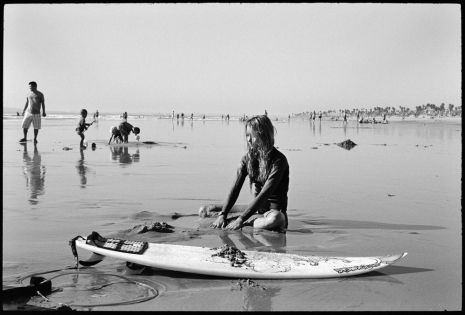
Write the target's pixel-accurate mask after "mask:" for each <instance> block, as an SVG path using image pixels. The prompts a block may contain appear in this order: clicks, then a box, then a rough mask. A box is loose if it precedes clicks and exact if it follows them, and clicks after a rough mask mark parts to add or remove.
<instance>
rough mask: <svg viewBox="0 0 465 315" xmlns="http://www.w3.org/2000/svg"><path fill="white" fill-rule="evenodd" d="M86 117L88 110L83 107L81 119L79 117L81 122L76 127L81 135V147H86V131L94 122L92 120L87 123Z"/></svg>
mask: <svg viewBox="0 0 465 315" xmlns="http://www.w3.org/2000/svg"><path fill="white" fill-rule="evenodd" d="M86 117H87V110H85V109H82V110H81V119H79V123H78V125H77V127H76V133H77V134H78V135H79V136H80V137H81V143H80V144H79V146H80V147H81V148H85V146H84V138H85V136H84V131H86V130H87V128H89V127H90V126H91V125H92V124H93V123H94V122H91V123H90V124H87V123H86Z"/></svg>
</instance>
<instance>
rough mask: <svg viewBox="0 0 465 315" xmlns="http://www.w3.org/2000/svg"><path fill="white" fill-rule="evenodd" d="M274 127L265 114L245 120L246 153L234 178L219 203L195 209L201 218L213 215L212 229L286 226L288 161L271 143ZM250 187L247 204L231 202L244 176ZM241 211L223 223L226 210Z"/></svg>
mask: <svg viewBox="0 0 465 315" xmlns="http://www.w3.org/2000/svg"><path fill="white" fill-rule="evenodd" d="M275 132H276V129H275V128H274V126H273V124H272V123H271V120H270V119H269V118H268V117H267V116H265V115H260V116H255V117H252V118H251V119H249V120H247V121H246V123H245V137H246V141H247V152H246V154H245V155H244V156H243V157H242V159H241V164H240V166H239V168H238V170H237V176H236V179H235V180H234V182H233V185H232V187H231V189H230V192H229V195H228V196H227V198H226V201H225V202H224V204H223V205H206V206H202V207H201V208H200V209H199V216H200V217H202V218H204V217H208V216H213V215H216V216H218V218H217V219H216V221H215V222H214V223H213V224H212V227H214V228H226V229H227V230H237V229H240V228H242V227H243V226H246V225H249V226H253V227H254V228H260V229H267V230H277V231H283V230H284V229H286V228H287V226H288V219H287V192H288V190H289V164H288V162H287V159H286V157H285V156H284V154H282V153H281V152H280V151H278V150H277V149H276V148H275V146H274V135H275ZM247 176H248V177H249V181H250V189H251V190H252V184H253V186H254V190H255V191H254V199H253V200H252V202H251V203H250V204H249V205H247V206H243V205H242V206H241V205H234V204H235V202H236V200H237V198H238V197H239V193H240V191H241V188H242V185H243V184H244V181H245V178H246V177H247ZM230 212H231V213H233V212H241V214H240V215H239V217H237V218H236V219H235V220H233V221H231V222H227V220H226V219H227V216H228V214H229V213H230Z"/></svg>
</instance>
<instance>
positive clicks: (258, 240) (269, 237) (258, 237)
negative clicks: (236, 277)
mask: <svg viewBox="0 0 465 315" xmlns="http://www.w3.org/2000/svg"><path fill="white" fill-rule="evenodd" d="M230 236H233V237H234V238H235V239H237V240H236V241H233V240H232V239H231V237H230ZM219 237H220V239H221V241H222V242H223V244H225V245H228V246H235V247H237V248H245V249H250V248H254V247H263V246H269V247H273V248H274V249H276V248H280V247H286V233H277V232H269V231H262V232H261V233H260V234H259V233H255V232H254V231H253V230H249V231H243V230H238V231H236V233H234V234H230V233H228V234H227V233H222V234H220V235H219Z"/></svg>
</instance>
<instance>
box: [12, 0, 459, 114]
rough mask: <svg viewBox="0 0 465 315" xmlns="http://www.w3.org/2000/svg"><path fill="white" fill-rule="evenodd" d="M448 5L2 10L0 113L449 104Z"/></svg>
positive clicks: (451, 26)
mask: <svg viewBox="0 0 465 315" xmlns="http://www.w3.org/2000/svg"><path fill="white" fill-rule="evenodd" d="M460 10H461V7H460V5H459V4H349V3H347V4H337V3H320V4H315V3H308V4H302V3H294V4H286V3H283V4H277V3H272V4H239V3H236V4H221V3H216V4H214V3H209V4H6V5H5V6H4V23H3V35H4V41H3V106H4V107H14V108H18V111H19V110H22V109H23V108H24V105H25V103H26V96H27V94H28V93H29V87H28V83H29V82H30V81H36V82H37V84H38V90H39V91H41V92H42V93H44V95H45V105H46V111H47V110H49V111H65V112H73V113H74V112H76V113H78V112H79V111H80V110H81V109H82V108H85V109H87V110H88V111H89V112H90V113H92V112H94V111H95V110H98V111H99V112H100V113H102V114H105V113H122V112H124V111H127V112H128V114H129V115H131V114H137V113H139V114H141V113H145V114H157V113H171V112H172V111H175V112H176V113H181V112H183V113H185V114H186V115H187V114H190V113H194V114H195V115H197V114H207V115H208V114H220V115H221V114H224V115H226V114H230V115H243V114H245V115H249V116H250V115H256V114H263V113H264V111H265V110H267V112H268V113H269V115H271V116H272V115H288V114H295V113H301V112H306V111H313V110H316V111H319V110H322V111H326V110H339V109H354V108H357V109H361V108H374V107H382V108H385V107H395V108H399V106H402V107H408V108H411V109H415V107H416V106H419V105H423V104H427V103H431V104H436V105H437V106H439V105H440V104H441V103H445V105H446V108H447V106H448V104H454V105H455V106H461V97H462V94H461V84H462V82H461V80H462V76H461V73H462V59H461V53H462V48H461V45H462V43H461V36H462V34H461V12H460Z"/></svg>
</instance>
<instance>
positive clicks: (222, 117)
mask: <svg viewBox="0 0 465 315" xmlns="http://www.w3.org/2000/svg"><path fill="white" fill-rule="evenodd" d="M174 118H176V119H177V120H179V118H181V120H184V113H181V115H179V113H178V114H176V115H175V114H174V111H173V113H172V114H171V119H174ZM200 118H201V119H203V120H205V114H203V115H202V116H200ZM223 119H226V120H228V121H229V114H227V115H226V116H224V115H223V114H221V120H223ZM189 120H194V113H192V114H191V116H190V117H189Z"/></svg>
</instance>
